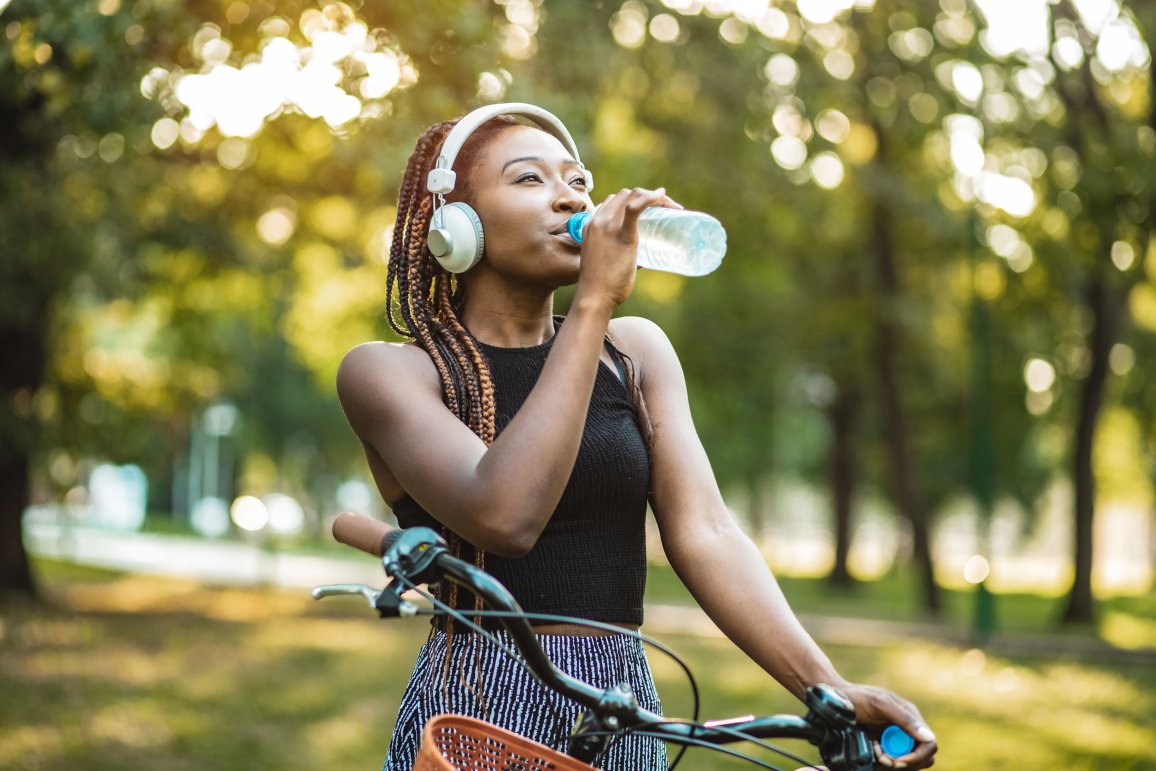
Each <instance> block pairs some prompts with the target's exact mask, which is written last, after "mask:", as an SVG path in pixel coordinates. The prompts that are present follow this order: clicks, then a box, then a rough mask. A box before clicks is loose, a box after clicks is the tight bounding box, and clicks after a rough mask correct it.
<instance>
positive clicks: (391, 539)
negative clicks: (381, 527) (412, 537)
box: [378, 528, 405, 557]
mask: <svg viewBox="0 0 1156 771" xmlns="http://www.w3.org/2000/svg"><path fill="white" fill-rule="evenodd" d="M403 535H405V531H404V530H402V529H401V528H394V529H392V530H390V531H389V532H388V533H386V534H385V535H383V536H382V537H381V545H380V546H379V547H378V554H379V556H382V557H384V556H385V554H386V552H388V551H389V550H390V549H392V548H393V545H394V544H395V543H397V542H398V541H399V540H401V537H402V536H403Z"/></svg>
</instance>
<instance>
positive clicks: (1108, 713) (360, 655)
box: [0, 570, 1156, 771]
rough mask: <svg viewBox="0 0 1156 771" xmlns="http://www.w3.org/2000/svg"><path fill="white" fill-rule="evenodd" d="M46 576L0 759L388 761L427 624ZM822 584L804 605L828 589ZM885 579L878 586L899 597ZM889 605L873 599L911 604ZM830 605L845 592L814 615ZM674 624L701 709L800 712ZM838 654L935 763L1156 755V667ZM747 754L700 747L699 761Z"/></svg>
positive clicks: (735, 660)
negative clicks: (894, 707) (911, 704)
mask: <svg viewBox="0 0 1156 771" xmlns="http://www.w3.org/2000/svg"><path fill="white" fill-rule="evenodd" d="M45 575H46V579H45V582H46V586H47V588H48V590H49V594H50V597H51V599H52V602H51V603H49V604H47V605H45V606H42V607H24V608H12V609H9V610H6V611H5V612H4V615H3V616H2V617H0V693H3V698H2V699H0V768H5V769H7V768H12V769H22V768H30V769H45V770H51V771H57V770H60V771H63V770H64V769H75V768H85V769H95V770H97V771H99V770H101V769H117V770H118V771H138V770H140V771H143V770H144V769H149V770H150V771H151V770H153V769H166V770H168V769H175V770H176V771H183V770H184V769H222V770H224V769H272V768H276V769H305V768H310V769H315V768H325V769H330V770H332V771H341V770H342V769H351V770H352V769H370V768H377V767H379V764H380V761H381V758H382V756H383V755H384V752H385V747H386V744H387V742H388V737H389V733H390V731H391V729H392V724H393V720H394V718H395V712H396V709H397V702H398V699H399V697H400V694H401V693H402V689H403V687H404V684H405V682H406V680H407V679H408V677H409V673H410V669H411V667H412V664H413V659H414V656H415V655H416V651H417V648H418V647H419V646H420V644H421V642H422V641H423V640H424V638H425V634H426V624H425V622H424V621H422V620H410V621H408V622H404V621H393V622H388V623H387V622H382V621H379V620H378V619H376V617H375V616H374V614H373V613H372V612H371V611H370V610H369V609H368V608H366V607H365V605H364V603H363V602H361V601H359V600H356V599H353V598H350V599H349V600H347V601H342V600H331V601H327V602H328V604H316V603H314V602H313V601H312V600H310V599H309V598H308V595H307V594H306V593H304V592H291V593H286V592H273V591H268V592H266V591H257V590H244V589H235V588H222V587H207V586H202V585H199V584H196V583H191V582H182V581H174V580H167V579H155V578H145V577H139V576H122V575H117V574H107V573H104V572H103V571H95V572H93V571H88V572H85V573H76V572H68V571H55V570H49V571H46V572H45ZM793 588H795V587H791V586H789V587H788V591H789V592H790V591H791V590H792V589H793ZM811 589H813V592H812V594H813V595H814V597H813V600H806V602H811V601H813V602H815V603H820V602H821V601H823V600H824V596H823V594H824V593H823V592H822V591H820V590H819V589H817V588H815V587H813V586H812V587H811ZM884 589H886V588H885V587H884V588H879V587H876V588H875V589H874V590H873V591H876V592H881V594H882V598H881V599H882V600H886V599H887V597H888V594H887V591H890V590H887V591H884ZM806 590H807V587H806V586H804V587H802V589H801V590H800V592H797V594H803V595H805V594H806ZM839 602H842V600H839ZM803 603H804V599H803V598H802V597H801V598H800V600H799V601H798V602H796V605H797V606H798V605H800V604H803ZM882 605H883V609H882V610H879V608H878V606H877V605H875V604H873V603H868V602H864V601H862V600H860V601H859V602H858V604H857V605H856V607H858V608H859V609H860V610H874V611H875V612H877V613H882V614H884V616H885V614H886V613H890V612H898V611H896V609H895V608H889V606H887V605H886V603H885V602H884V603H882ZM816 607H818V608H824V607H826V608H830V607H838V606H837V605H832V604H831V603H828V604H826V605H822V604H819V605H810V606H809V607H808V610H810V612H814V609H815V608H816ZM663 639H664V641H665V642H668V643H669V644H671V645H672V646H673V647H674V648H675V649H676V650H677V651H679V653H680V654H681V655H682V656H683V657H684V658H685V659H686V660H687V661H688V662H689V664H690V666H691V668H692V669H693V671H694V672H695V673H696V675H697V676H698V677H699V679H700V686H701V687H702V690H703V700H704V705H703V716H704V717H706V718H719V717H728V716H734V715H739V714H745V713H750V712H754V713H778V712H794V713H798V712H799V711H800V706H799V705H798V704H797V703H796V702H795V701H794V700H793V699H792V698H791V697H790V696H789V695H787V694H786V692H785V691H783V689H781V688H779V687H778V686H777V685H776V684H774V683H773V682H772V681H771V680H770V678H769V677H768V676H766V675H765V674H763V673H762V672H761V671H759V670H758V668H757V667H755V665H754V664H752V663H751V662H750V661H748V660H746V659H745V658H744V657H743V656H742V655H741V654H739V653H738V652H737V651H736V650H735V649H734V647H733V646H732V645H731V644H730V643H729V642H728V641H726V640H723V639H718V638H705V637H692V636H676V635H664V637H663ZM827 651H828V653H829V654H830V655H831V657H832V659H833V660H834V661H835V662H836V665H837V666H838V667H839V669H840V670H841V671H842V672H843V674H844V675H846V676H847V677H849V678H851V679H854V680H859V681H866V682H873V683H877V684H879V685H883V686H886V687H889V688H892V689H894V690H896V691H898V692H899V693H901V694H903V695H905V696H907V697H909V698H911V699H912V700H913V701H915V702H916V703H917V704H919V705H920V707H921V709H922V710H923V712H924V714H925V716H926V717H927V718H928V720H929V722H930V723H931V724H932V726H933V727H934V728H935V730H936V732H937V734H938V736H939V739H940V742H941V746H942V750H941V754H940V761H939V762H938V763H937V765H936V768H946V769H952V768H958V769H964V768H966V769H976V768H980V769H997V768H1015V769H1060V768H1062V769H1092V768H1095V769H1122V770H1123V769H1150V768H1156V746H1153V742H1152V739H1151V737H1152V736H1153V735H1154V733H1156V724H1154V718H1153V716H1154V715H1156V671H1154V669H1153V668H1152V667H1151V666H1146V665H1135V664H1126V663H1124V664H1121V663H1105V662H1088V661H1073V660H1058V659H1050V658H1040V657H1030V658H1027V657H1011V656H997V655H994V654H991V653H990V652H989V653H986V654H985V653H983V652H981V651H978V650H965V649H961V648H958V647H949V646H943V645H938V644H936V643H934V642H927V641H919V640H912V641H903V642H899V643H894V644H887V645H882V646H877V647H868V646H827ZM649 655H650V660H651V662H652V665H653V668H654V671H655V676H656V679H657V680H658V682H659V686H660V691H661V693H662V696H663V700H664V703H665V706H666V710H667V713H668V714H671V715H674V716H689V714H690V704H689V699H688V693H687V688H686V686H685V684H684V682H683V680H682V678H681V675H680V674H679V672H678V670H677V668H676V667H675V666H674V665H673V664H671V663H670V662H668V661H665V660H664V659H663V658H662V657H661V656H660V655H659V654H657V653H654V652H651V653H650V654H649ZM796 744H797V743H796ZM790 749H791V751H792V752H798V753H800V754H807V748H806V747H805V746H795V744H792V745H791V746H790ZM807 756H808V757H813V756H812V755H807ZM762 757H764V758H765V759H766V760H768V761H770V762H772V763H775V762H776V761H775V759H774V758H773V757H771V756H766V755H763V756H762ZM777 764H778V765H782V766H783V767H787V768H794V767H795V766H794V765H792V764H790V763H789V762H786V761H784V762H782V763H777ZM746 767H749V766H744V765H743V764H741V763H740V762H738V761H732V760H727V759H723V758H718V757H716V756H712V755H710V754H705V753H701V752H694V753H692V754H691V755H690V756H688V760H687V761H685V762H684V764H683V766H682V768H686V769H696V770H700V769H707V770H708V771H709V770H710V769H738V768H746Z"/></svg>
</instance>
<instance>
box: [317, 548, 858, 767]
mask: <svg viewBox="0 0 1156 771" xmlns="http://www.w3.org/2000/svg"><path fill="white" fill-rule="evenodd" d="M382 547H383V548H382V552H383V553H384V556H383V557H382V564H383V566H384V568H385V572H386V574H387V575H389V576H390V577H391V578H393V579H394V580H393V581H392V582H391V583H390V584H389V585H388V586H386V587H385V588H384V589H382V590H380V591H376V590H373V589H370V588H369V587H367V586H364V585H360V584H339V585H333V586H320V587H317V588H316V589H314V590H313V597H314V599H321V598H323V597H329V596H333V595H337V594H360V595H362V596H364V597H366V598H367V599H368V600H369V603H370V605H372V606H373V607H374V608H375V609H376V610H377V611H378V613H379V614H380V615H381V616H382V617H383V618H385V617H395V616H408V615H414V614H415V613H416V612H417V609H416V607H414V606H413V605H412V604H410V603H409V602H407V601H406V600H404V599H402V593H403V592H404V591H405V590H406V588H407V587H408V586H413V585H416V584H420V583H428V582H431V581H437V580H448V581H451V582H453V583H456V584H458V585H459V586H461V587H462V588H464V589H467V590H469V591H470V592H473V593H474V594H476V595H478V596H479V597H481V598H482V600H483V602H485V603H486V604H487V605H489V606H490V607H491V608H494V609H495V610H499V611H503V612H504V614H503V615H502V616H501V617H500V618H501V621H502V623H503V625H504V626H505V628H506V630H507V632H508V633H509V634H510V637H511V638H512V639H513V641H514V643H515V645H516V646H517V648H518V649H519V651H520V652H521V654H522V656H523V657H524V659H525V663H526V666H527V667H529V669H530V671H531V672H533V674H534V675H535V676H536V677H537V678H538V679H539V680H540V681H541V682H542V683H543V685H545V686H546V687H548V688H551V689H553V690H554V691H557V692H558V693H560V694H562V695H564V696H566V697H568V698H570V699H573V700H574V701H576V702H578V703H579V704H581V705H582V706H584V707H586V708H587V712H586V714H585V715H584V719H582V720H581V721H580V722H579V724H578V726H576V727H575V729H574V732H573V734H572V735H571V740H570V747H569V752H568V754H569V755H571V756H572V757H575V758H577V759H579V760H582V761H583V762H587V763H589V762H591V761H592V760H593V759H594V757H595V756H596V755H597V754H598V753H599V752H601V751H602V750H603V749H604V748H605V746H606V744H607V742H608V740H609V739H610V737H611V736H612V735H614V734H616V733H620V732H622V731H626V730H633V731H635V732H644V733H646V734H647V735H648V736H656V737H659V738H661V739H663V740H665V741H667V742H670V743H673V744H680V745H687V746H703V745H710V746H721V745H725V744H732V743H736V742H740V741H749V740H751V739H801V740H805V741H807V742H810V743H811V744H813V745H815V746H817V747H818V748H819V752H820V755H821V756H822V757H823V760H824V762H825V763H826V764H827V765H828V767H829V768H830V769H831V771H872V769H873V768H874V766H875V755H874V752H873V751H872V748H871V742H870V740H869V739H868V737H867V735H866V734H865V733H864V731H863V730H862V729H860V728H859V727H858V726H857V725H856V724H855V717H854V715H855V711H854V706H853V705H852V704H851V703H850V701H849V700H848V699H847V698H846V697H845V696H843V695H842V694H841V693H839V692H838V691H837V690H835V689H834V688H831V687H830V686H827V685H818V686H814V687H812V688H810V689H808V692H807V706H808V708H809V709H808V712H807V714H806V715H804V716H798V715H770V716H763V717H751V718H742V719H739V720H735V721H720V722H716V723H707V724H695V723H686V722H676V721H671V720H670V719H668V718H665V717H663V716H662V715H659V714H657V713H654V712H651V711H649V710H646V709H644V708H642V707H641V706H640V705H639V704H638V701H637V699H636V698H635V697H634V694H633V693H631V692H630V691H629V689H627V688H623V687H617V688H610V689H605V690H603V689H601V688H596V687H594V686H592V685H590V684H589V683H586V682H583V681H581V680H578V679H577V678H574V677H571V676H570V675H568V674H567V673H565V672H563V671H561V670H560V669H558V668H557V667H556V666H555V665H554V663H553V662H552V661H551V660H550V659H549V658H548V657H547V656H546V654H545V652H544V651H543V650H542V646H541V645H540V644H539V643H538V639H537V637H536V636H535V635H534V630H533V627H531V626H530V623H529V621H528V620H527V619H526V617H525V614H524V613H523V611H522V609H521V607H520V606H519V605H518V603H517V601H516V600H515V599H514V597H513V596H512V595H511V594H510V593H509V591H508V590H507V589H506V588H505V587H504V586H503V585H502V584H501V583H500V582H499V581H498V580H497V579H495V578H494V577H493V576H491V575H490V574H489V573H486V572H485V571H483V570H481V569H479V568H477V567H476V566H474V565H472V564H470V563H468V562H465V561H463V560H460V559H458V558H456V557H454V556H453V555H452V554H450V552H449V550H448V549H447V548H446V547H445V544H444V543H443V542H442V540H441V538H440V537H439V536H438V535H437V533H435V532H434V531H433V530H430V529H429V528H411V529H408V530H395V531H392V532H390V533H389V535H387V536H386V539H385V541H384V542H383V544H382ZM506 614H508V615H506Z"/></svg>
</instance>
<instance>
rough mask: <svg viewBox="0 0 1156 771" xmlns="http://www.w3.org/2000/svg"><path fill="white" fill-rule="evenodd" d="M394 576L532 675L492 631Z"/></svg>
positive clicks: (552, 708) (555, 710)
mask: <svg viewBox="0 0 1156 771" xmlns="http://www.w3.org/2000/svg"><path fill="white" fill-rule="evenodd" d="M396 578H397V580H398V581H399V582H400V583H401V584H402V585H403V586H405V587H406V588H407V589H409V590H411V591H413V592H415V593H417V594H418V595H419V596H421V597H423V598H425V599H426V600H428V601H429V602H430V603H431V604H433V606H434V608H435V609H437V610H440V611H441V613H442V614H444V615H448V616H449V617H450V618H452V619H453V620H454V621H456V622H458V623H460V624H462V625H463V626H465V627H466V628H468V629H471V630H473V631H474V632H476V633H477V634H479V635H481V636H482V637H483V638H484V639H486V640H488V641H489V642H490V644H492V645H493V646H494V647H495V648H496V649H497V650H498V651H500V652H501V653H504V654H505V655H506V656H507V657H509V658H510V659H512V660H513V661H515V662H516V663H518V664H519V665H520V666H521V667H523V668H524V669H526V671H528V672H530V674H532V675H533V674H534V672H533V670H531V669H530V668H529V665H527V664H526V662H525V661H523V659H522V657H521V656H519V655H518V653H517V652H516V651H513V650H511V649H510V648H509V647H507V646H506V645H505V643H503V642H502V641H501V640H499V639H498V637H497V636H496V635H494V634H493V633H492V632H490V631H488V630H486V629H484V628H483V627H482V626H481V625H479V624H475V623H474V622H473V621H471V620H469V619H468V618H466V616H465V615H464V614H462V613H461V612H460V611H458V610H455V609H454V608H451V607H450V606H449V605H446V604H445V603H443V602H442V601H441V600H439V599H438V598H437V597H434V596H433V595H432V594H430V593H429V592H427V591H425V590H424V589H422V588H420V587H419V586H418V585H416V584H415V583H413V582H412V581H410V580H409V579H408V578H406V577H405V576H403V575H400V574H399V575H397V576H396ZM418 613H419V614H422V611H421V610H420V609H419V610H418ZM430 615H437V613H436V612H432V613H430ZM536 677H537V675H535V678H536ZM547 691H549V689H547ZM550 695H551V698H550V699H549V700H548V701H547V702H546V705H547V706H548V707H549V709H550V712H552V713H553V715H554V722H555V723H557V724H559V725H561V724H562V723H563V722H564V721H563V720H562V715H561V713H560V711H559V710H558V706H557V705H556V704H555V703H554V698H553V697H554V696H556V694H550Z"/></svg>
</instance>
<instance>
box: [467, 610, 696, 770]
mask: <svg viewBox="0 0 1156 771" xmlns="http://www.w3.org/2000/svg"><path fill="white" fill-rule="evenodd" d="M476 615H482V616H486V617H490V618H525V619H527V620H535V621H551V622H554V623H563V624H565V623H570V624H574V625H576V626H585V627H589V628H591V629H601V630H604V631H607V632H612V633H614V634H619V635H623V636H626V637H633V638H635V639H636V640H639V641H640V642H643V643H646V644H647V645H650V646H651V647H653V648H655V649H657V650H658V651H659V652H661V653H665V654H666V655H667V657H669V658H670V660H671V661H673V662H674V663H675V664H678V666H679V668H680V669H682V672H683V674H685V675H686V680H687V683H688V684H689V685H690V692H691V705H692V706H691V720H693V721H694V722H696V723H697V722H698V717H699V709H700V707H701V703H702V702H701V699H700V697H699V690H698V681H697V680H696V679H695V677H694V673H693V672H691V671H690V667H689V666H687V663H686V662H685V661H683V660H682V658H681V657H679V655H678V654H677V653H675V652H674V650H673V649H671V648H670V647H668V646H667V645H665V644H663V643H661V642H659V641H658V640H656V639H654V638H653V637H649V636H647V635H644V634H643V633H642V632H639V631H635V630H631V629H623V628H622V627H620V626H615V625H614V624H607V623H605V622H602V621H592V620H589V619H584V618H576V617H574V616H559V615H556V614H553V613H527V612H525V611H523V612H521V613H515V612H513V611H506V610H489V611H481V612H480V613H477V614H476ZM630 732H631V731H630V729H628V730H626V731H619V732H617V733H616V734H615V736H614V738H613V739H611V740H610V742H609V744H607V746H606V749H605V750H603V752H609V751H610V750H611V748H613V747H614V745H615V744H617V743H618V742H619V741H621V740H622V739H624V738H625V737H626V736H627V735H628V734H629V733H630ZM686 750H687V748H686V746H685V745H682V746H680V747H679V748H678V754H677V755H675V757H674V760H672V761H671V762H670V764H669V765H668V766H667V767H666V771H675V769H676V768H678V764H679V763H681V762H682V756H683V755H685V754H686Z"/></svg>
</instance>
